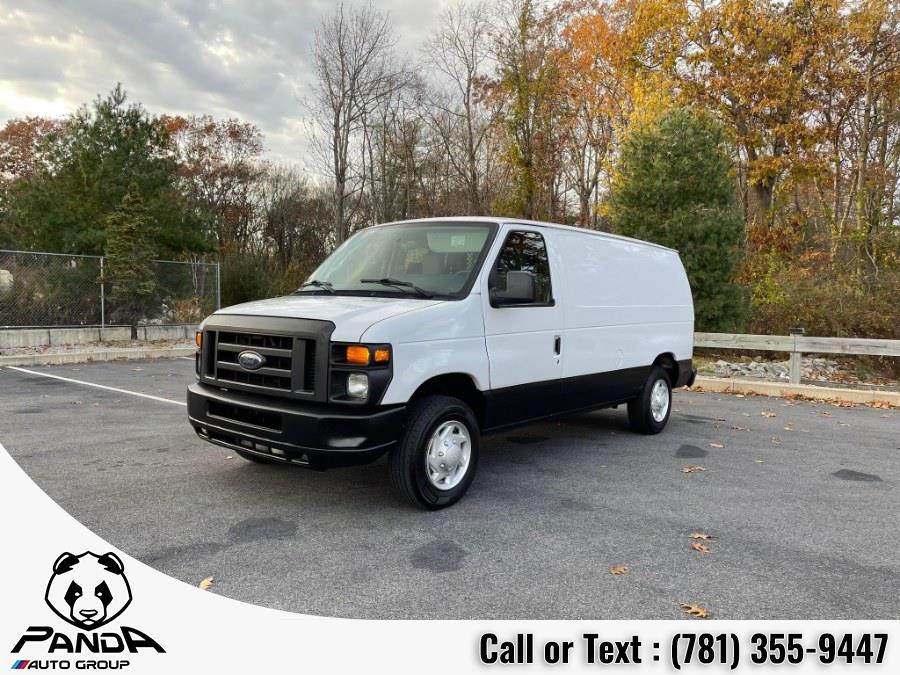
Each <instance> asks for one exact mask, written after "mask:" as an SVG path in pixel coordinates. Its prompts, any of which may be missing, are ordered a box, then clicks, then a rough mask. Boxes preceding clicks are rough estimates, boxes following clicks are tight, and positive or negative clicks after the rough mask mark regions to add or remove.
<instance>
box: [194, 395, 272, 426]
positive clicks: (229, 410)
mask: <svg viewBox="0 0 900 675" xmlns="http://www.w3.org/2000/svg"><path fill="white" fill-rule="evenodd" d="M208 403H209V409H208V412H209V415H210V417H219V418H222V419H226V420H230V421H232V422H240V423H241V424H251V425H253V426H255V427H262V428H264V429H271V430H272V431H281V415H279V414H278V413H274V412H268V411H265V410H257V409H256V408H245V407H243V406H240V405H231V404H229V403H221V402H220V401H212V400H211V401H209V402H208Z"/></svg>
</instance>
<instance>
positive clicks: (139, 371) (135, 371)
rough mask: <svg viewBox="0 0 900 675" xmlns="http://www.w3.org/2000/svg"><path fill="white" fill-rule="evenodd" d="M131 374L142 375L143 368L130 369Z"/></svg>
mask: <svg viewBox="0 0 900 675" xmlns="http://www.w3.org/2000/svg"><path fill="white" fill-rule="evenodd" d="M131 372H132V373H143V372H144V369H143V368H132V369H131Z"/></svg>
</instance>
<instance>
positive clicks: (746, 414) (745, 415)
mask: <svg viewBox="0 0 900 675" xmlns="http://www.w3.org/2000/svg"><path fill="white" fill-rule="evenodd" d="M741 415H743V416H744V417H750V413H741Z"/></svg>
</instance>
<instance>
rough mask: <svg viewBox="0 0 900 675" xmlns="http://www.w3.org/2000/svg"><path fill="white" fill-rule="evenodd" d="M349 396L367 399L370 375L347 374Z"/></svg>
mask: <svg viewBox="0 0 900 675" xmlns="http://www.w3.org/2000/svg"><path fill="white" fill-rule="evenodd" d="M347 396H349V397H351V398H359V399H365V398H367V397H368V396H369V376H368V375H366V374H365V373H350V374H349V375H347Z"/></svg>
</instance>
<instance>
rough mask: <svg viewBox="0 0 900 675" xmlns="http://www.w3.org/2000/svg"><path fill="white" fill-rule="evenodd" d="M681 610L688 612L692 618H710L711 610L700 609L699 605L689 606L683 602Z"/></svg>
mask: <svg viewBox="0 0 900 675" xmlns="http://www.w3.org/2000/svg"><path fill="white" fill-rule="evenodd" d="M681 609H683V610H684V611H685V612H687V613H688V614H690V615H691V616H696V617H697V618H698V619H707V618H709V610H706V609H703V608H702V607H698V606H697V605H689V604H687V603H686V602H682V603H681Z"/></svg>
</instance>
